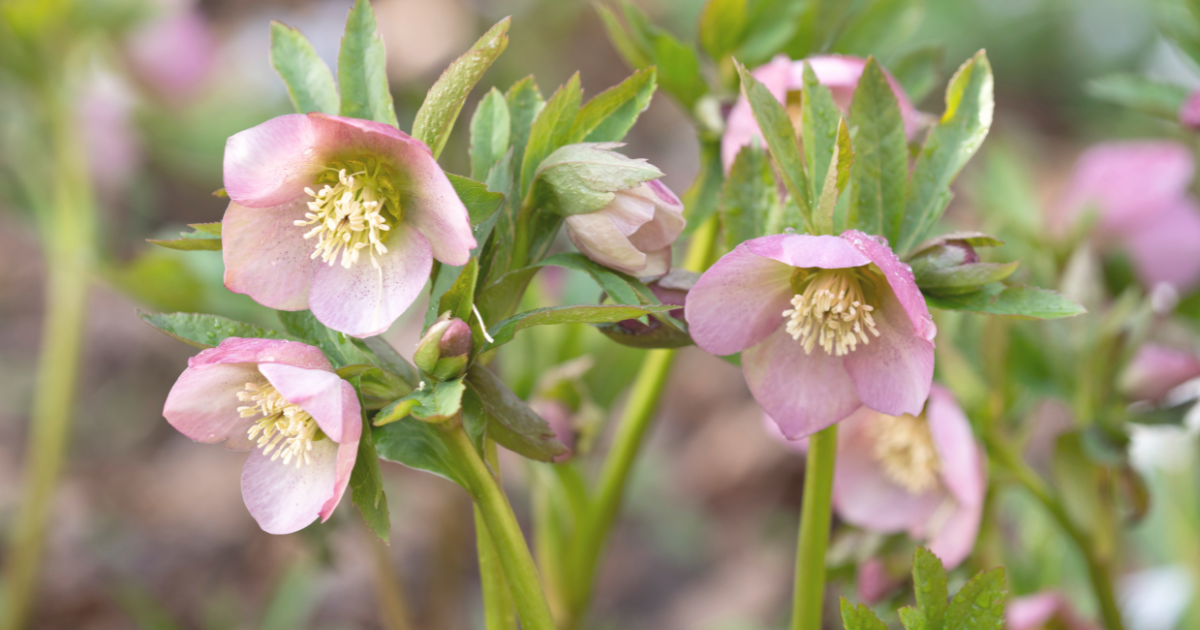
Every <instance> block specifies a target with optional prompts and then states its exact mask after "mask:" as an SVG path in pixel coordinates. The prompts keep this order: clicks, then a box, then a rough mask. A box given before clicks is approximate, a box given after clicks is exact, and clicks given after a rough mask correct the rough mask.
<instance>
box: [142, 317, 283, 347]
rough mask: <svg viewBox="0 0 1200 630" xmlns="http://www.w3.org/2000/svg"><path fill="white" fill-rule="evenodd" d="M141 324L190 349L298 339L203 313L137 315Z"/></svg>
mask: <svg viewBox="0 0 1200 630" xmlns="http://www.w3.org/2000/svg"><path fill="white" fill-rule="evenodd" d="M138 317H140V318H141V319H142V321H144V322H146V323H147V324H150V325H151V326H153V327H155V328H157V329H159V330H160V331H162V332H164V333H166V334H167V335H170V336H171V337H174V338H176V339H178V340H180V341H182V342H184V343H186V344H188V345H189V346H195V347H197V348H214V347H216V346H217V345H219V344H220V343H221V342H222V341H225V340H226V339H228V338H230V337H244V338H250V339H287V340H292V341H294V340H295V339H296V338H295V337H292V336H290V335H285V334H283V333H281V332H276V331H274V330H270V329H267V328H263V327H261V326H255V325H254V324H246V323H243V322H238V321H234V320H232V319H228V318H225V317H221V316H220V315H206V314H203V313H143V312H142V311H138Z"/></svg>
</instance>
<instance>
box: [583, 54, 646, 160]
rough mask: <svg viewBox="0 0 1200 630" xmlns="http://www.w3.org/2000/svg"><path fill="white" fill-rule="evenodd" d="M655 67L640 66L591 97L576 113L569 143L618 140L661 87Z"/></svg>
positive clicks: (627, 131)
mask: <svg viewBox="0 0 1200 630" xmlns="http://www.w3.org/2000/svg"><path fill="white" fill-rule="evenodd" d="M655 76H656V73H655V69H654V68H647V69H645V70H638V71H637V72H634V73H633V74H632V75H630V76H629V78H628V79H625V80H624V81H622V82H621V83H618V84H617V85H614V86H613V87H610V88H608V89H607V90H604V91H603V92H601V93H599V94H597V95H596V96H594V97H592V99H591V100H589V101H588V102H587V104H585V105H584V106H583V107H581V108H580V109H579V113H578V114H577V115H576V116H575V122H573V123H572V124H571V131H570V133H569V134H568V135H567V140H566V142H567V143H569V144H570V143H576V142H619V141H620V140H621V139H622V138H624V137H625V134H626V133H629V130H630V129H631V128H632V127H633V123H635V122H637V119H638V116H640V115H641V113H642V112H643V111H645V110H646V107H648V106H649V105H650V97H652V96H654V90H655V89H656V88H657V87H658V83H657V82H656V81H655Z"/></svg>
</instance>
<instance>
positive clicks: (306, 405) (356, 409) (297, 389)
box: [258, 363, 362, 444]
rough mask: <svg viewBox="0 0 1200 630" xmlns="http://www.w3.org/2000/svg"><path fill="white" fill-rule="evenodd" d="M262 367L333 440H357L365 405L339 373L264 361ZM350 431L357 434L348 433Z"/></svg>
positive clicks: (284, 394) (268, 378)
mask: <svg viewBox="0 0 1200 630" xmlns="http://www.w3.org/2000/svg"><path fill="white" fill-rule="evenodd" d="M258 370H259V371H260V372H262V375H263V376H265V377H266V378H267V381H269V382H270V383H271V385H274V386H275V389H276V390H278V391H279V393H280V394H283V397H284V398H286V399H287V401H288V402H290V403H292V404H293V405H300V408H301V409H303V410H305V411H307V412H308V415H310V416H312V417H313V420H316V421H317V426H320V427H321V431H323V432H324V433H325V435H327V436H329V439H331V440H333V441H334V442H337V443H339V444H340V443H341V442H342V441H343V437H346V438H350V439H352V440H355V441H357V439H358V436H359V434H360V433H361V431H362V426H361V425H362V407H360V406H359V403H358V396H356V395H355V393H354V387H353V386H351V385H350V383H348V382H346V381H345V380H342V377H340V376H338V375H337V373H335V372H330V371H328V370H310V369H306V368H299V367H295V366H291V365H286V364H282V363H263V364H260V365H259V366H258ZM356 428H357V429H358V430H357V431H355V429H356ZM347 430H349V431H351V432H353V433H354V435H352V436H351V435H345V436H344V435H343V434H344V432H345V431H347Z"/></svg>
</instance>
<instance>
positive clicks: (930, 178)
mask: <svg viewBox="0 0 1200 630" xmlns="http://www.w3.org/2000/svg"><path fill="white" fill-rule="evenodd" d="M993 107H994V103H993V95H992V67H991V65H989V64H988V59H987V54H986V53H984V51H982V50H981V51H979V52H978V53H976V54H975V56H974V57H972V58H971V59H970V60H969V61H967V62H966V63H964V64H963V65H962V67H961V68H959V69H958V72H956V73H955V74H954V77H953V78H951V79H950V85H948V86H947V87H946V112H945V113H944V114H943V115H942V120H941V122H939V123H938V125H937V126H936V127H934V128H933V129H932V130H931V131H930V132H929V136H928V137H927V138H926V139H925V146H924V147H922V149H921V155H920V157H918V158H917V164H916V166H915V167H914V169H913V174H912V180H911V183H910V185H909V188H908V197H907V201H906V204H905V210H904V220H903V221H902V222H901V225H900V238H899V239H898V240H897V241H896V243H895V247H894V248H893V249H894V250H895V251H896V252H898V253H900V252H906V251H908V250H909V249H910V248H911V247H912V246H913V245H914V244H916V243H917V242H918V241H920V240H921V238H922V237H924V235H925V233H926V232H928V231H929V229H930V228H932V227H933V224H934V223H936V222H937V220H938V219H940V218H941V216H942V212H944V211H945V210H946V206H947V205H948V204H949V203H950V196H951V195H950V184H951V183H953V182H954V178H955V177H956V176H958V173H959V171H961V170H962V167H963V166H965V165H966V163H967V161H968V160H970V159H971V156H972V155H974V154H975V151H976V150H978V149H979V145H981V144H983V140H984V138H986V137H987V134H988V130H989V129H990V128H991V126H992V110H993Z"/></svg>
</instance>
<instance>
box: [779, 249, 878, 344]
mask: <svg viewBox="0 0 1200 630" xmlns="http://www.w3.org/2000/svg"><path fill="white" fill-rule="evenodd" d="M802 287H803V290H802V291H799V292H798V293H797V294H796V295H795V296H793V297H792V308H790V309H788V310H786V311H784V312H783V316H784V317H785V318H787V320H788V322H787V327H786V330H787V333H788V334H789V335H791V336H792V339H795V340H796V341H799V342H800V343H801V344H802V345H803V347H804V353H805V354H812V351H813V348H816V347H820V348H821V349H822V350H824V351H825V352H826V353H827V354H832V355H834V356H839V357H840V356H845V355H847V354H850V353H851V352H853V351H854V350H855V349H856V348H858V344H859V343H862V344H863V345H867V344H869V343H871V336H874V337H878V336H879V329H877V328H876V327H875V319H874V317H872V316H871V313H872V312H874V311H875V307H874V306H871V305H870V304H868V303H867V300H866V298H865V297H863V289H862V280H861V278H860V277H859V272H858V271H856V270H855V269H822V270H820V271H817V272H816V273H814V274H811V275H809V276H807V277H805V278H804V282H803V283H802ZM868 333H869V335H868Z"/></svg>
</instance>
